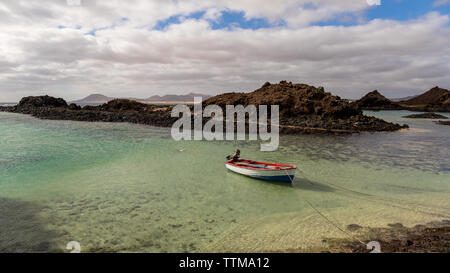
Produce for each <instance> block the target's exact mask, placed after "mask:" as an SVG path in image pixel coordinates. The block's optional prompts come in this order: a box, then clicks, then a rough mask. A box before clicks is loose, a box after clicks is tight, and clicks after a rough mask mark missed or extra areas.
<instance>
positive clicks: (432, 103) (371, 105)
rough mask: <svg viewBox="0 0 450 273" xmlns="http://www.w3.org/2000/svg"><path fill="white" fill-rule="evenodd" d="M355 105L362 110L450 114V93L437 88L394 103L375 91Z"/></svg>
mask: <svg viewBox="0 0 450 273" xmlns="http://www.w3.org/2000/svg"><path fill="white" fill-rule="evenodd" d="M354 104H355V105H357V106H358V107H359V108H361V109H362V110H409V111H420V112H450V91H449V90H447V89H443V88H440V87H437V86H436V87H434V88H432V89H430V90H428V91H427V92H425V93H423V94H422V95H419V96H416V97H413V98H411V99H408V100H404V101H400V102H393V101H391V100H389V99H387V98H386V97H384V96H383V95H381V94H380V93H379V92H378V91H376V90H375V91H372V92H370V93H368V94H367V95H365V96H364V97H362V98H361V99H360V100H358V101H356V102H354Z"/></svg>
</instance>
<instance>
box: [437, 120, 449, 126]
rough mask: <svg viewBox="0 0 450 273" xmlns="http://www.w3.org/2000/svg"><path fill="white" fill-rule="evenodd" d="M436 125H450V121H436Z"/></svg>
mask: <svg viewBox="0 0 450 273" xmlns="http://www.w3.org/2000/svg"><path fill="white" fill-rule="evenodd" d="M435 122H436V124H440V125H450V121H442V120H438V121H435Z"/></svg>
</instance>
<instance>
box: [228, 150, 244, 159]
mask: <svg viewBox="0 0 450 273" xmlns="http://www.w3.org/2000/svg"><path fill="white" fill-rule="evenodd" d="M240 157H241V150H239V149H236V151H234V154H233V155H229V156H227V159H228V160H233V162H237V161H238V160H239V158H240Z"/></svg>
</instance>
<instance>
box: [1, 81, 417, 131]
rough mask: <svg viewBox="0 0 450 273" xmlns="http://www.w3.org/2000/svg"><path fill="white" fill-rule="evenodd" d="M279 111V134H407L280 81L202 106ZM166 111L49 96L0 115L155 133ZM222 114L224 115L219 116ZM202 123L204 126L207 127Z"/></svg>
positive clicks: (319, 92)
mask: <svg viewBox="0 0 450 273" xmlns="http://www.w3.org/2000/svg"><path fill="white" fill-rule="evenodd" d="M211 104H215V105H219V106H221V107H222V108H225V106H226V105H244V106H248V105H255V106H256V107H258V106H259V105H268V106H270V105H279V106H280V127H281V128H280V131H281V133H286V134H288V133H292V134H295V133H315V134H323V133H342V134H346V133H358V132H376V131H396V130H399V129H402V128H407V127H408V126H407V125H403V126H401V125H398V124H394V123H390V122H386V121H384V120H381V119H378V118H375V117H368V116H365V115H363V114H362V111H361V110H360V109H359V108H358V107H357V106H356V105H354V104H351V103H349V102H347V101H346V100H342V99H341V98H339V97H337V96H333V95H331V94H330V93H328V92H325V91H324V89H323V88H322V87H319V88H316V87H313V86H309V85H306V84H293V83H288V82H285V81H282V82H280V83H279V84H270V83H266V84H264V86H263V87H262V88H260V89H258V90H256V91H254V92H251V93H228V94H223V95H219V96H216V97H213V98H210V99H208V100H206V101H205V102H204V106H205V107H206V106H207V105H211ZM171 109H172V108H171V106H156V105H149V104H144V103H140V102H136V101H133V100H127V99H115V100H112V101H110V102H108V103H105V104H103V105H100V106H85V107H83V108H81V107H80V106H78V105H75V104H71V105H69V106H68V105H67V103H66V102H65V101H64V100H63V99H55V98H51V97H48V96H44V97H29V98H24V99H23V100H22V101H21V103H19V104H18V105H17V106H13V107H0V111H8V112H14V113H22V114H30V115H33V116H35V117H37V118H41V119H54V120H75V121H101V122H131V123H139V124H146V125H152V126H159V127H171V126H172V124H173V123H174V122H175V121H176V120H177V119H178V118H172V117H171ZM224 113H225V111H224ZM207 121H208V120H207V119H204V120H203V122H204V123H205V122H207Z"/></svg>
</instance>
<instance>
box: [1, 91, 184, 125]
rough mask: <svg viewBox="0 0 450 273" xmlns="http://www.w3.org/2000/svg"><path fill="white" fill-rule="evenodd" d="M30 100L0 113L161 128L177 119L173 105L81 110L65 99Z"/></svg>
mask: <svg viewBox="0 0 450 273" xmlns="http://www.w3.org/2000/svg"><path fill="white" fill-rule="evenodd" d="M30 98H32V99H28V98H24V99H22V100H21V102H20V103H19V104H18V105H16V106H12V107H0V111H5V112H12V113H20V114H28V115H32V116H34V117H37V118H40V119H51V120H74V121H91V122H94V121H99V122H130V123H139V124H146V125H151V126H158V127H171V126H172V124H173V122H175V121H176V120H177V119H176V118H172V117H171V116H170V107H169V106H167V107H161V106H156V105H148V104H144V103H139V102H136V101H131V100H126V99H117V100H112V101H110V102H108V103H105V104H103V105H100V106H85V107H83V108H81V107H80V106H78V105H76V104H70V105H67V103H66V102H65V101H64V100H63V99H55V98H52V97H48V96H43V97H30ZM41 102H44V103H41ZM41 105H43V106H41Z"/></svg>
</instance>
